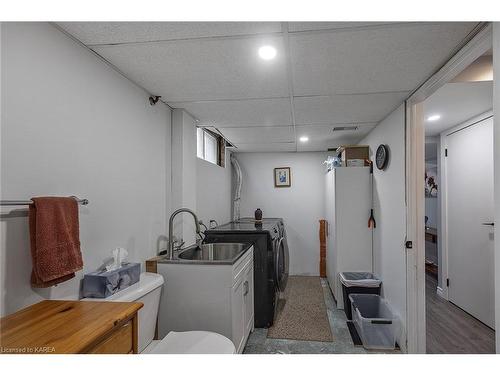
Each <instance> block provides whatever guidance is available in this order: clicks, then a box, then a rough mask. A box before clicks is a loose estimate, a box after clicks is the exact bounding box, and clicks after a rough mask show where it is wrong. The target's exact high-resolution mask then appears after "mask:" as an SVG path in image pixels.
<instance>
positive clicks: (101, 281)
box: [82, 263, 141, 298]
mask: <svg viewBox="0 0 500 375" xmlns="http://www.w3.org/2000/svg"><path fill="white" fill-rule="evenodd" d="M140 274H141V264H140V263H122V266H121V267H120V268H118V269H117V270H113V271H106V270H104V271H95V272H90V273H88V274H86V275H84V276H83V292H82V295H83V297H84V298H106V297H109V296H110V295H112V294H115V293H116V292H119V291H120V290H123V289H125V288H127V287H129V286H130V285H132V284H135V283H136V282H138V281H139V276H140Z"/></svg>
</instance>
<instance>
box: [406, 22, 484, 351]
mask: <svg viewBox="0 0 500 375" xmlns="http://www.w3.org/2000/svg"><path fill="white" fill-rule="evenodd" d="M492 29H493V27H492V24H491V23H480V24H479V25H478V26H477V27H476V28H475V29H474V30H473V32H471V34H470V35H469V38H468V40H466V41H464V45H463V47H462V48H460V50H459V51H458V52H457V53H456V54H455V55H454V56H453V57H452V58H451V59H450V60H449V61H448V62H447V63H446V64H445V65H444V66H443V67H442V68H441V69H439V70H438V71H437V72H436V73H435V74H434V75H433V76H431V77H430V78H429V79H428V80H427V81H426V82H425V83H423V84H422V85H421V86H420V87H419V88H418V89H417V90H416V91H415V92H414V93H413V94H412V95H411V96H410V97H409V98H408V99H407V100H406V102H405V104H406V120H405V122H406V124H405V128H406V177H405V179H406V239H407V241H411V243H412V244H411V246H407V249H406V322H407V323H406V324H407V328H406V331H407V351H408V353H425V352H426V342H425V341H426V322H425V220H424V217H425V196H424V173H425V127H424V119H423V101H424V100H425V99H427V98H428V97H429V96H431V95H432V94H433V93H434V92H436V91H437V90H438V89H439V88H440V87H442V86H444V85H445V84H446V83H448V82H450V81H451V80H452V79H453V78H454V77H455V76H456V75H457V74H458V73H460V72H461V71H463V70H464V69H465V68H466V67H467V66H469V65H470V64H471V63H472V62H473V61H474V60H476V59H477V58H478V57H479V56H481V55H483V54H484V53H485V52H487V51H488V50H490V49H491V48H492V46H493V32H492ZM407 245H409V244H408V243H407Z"/></svg>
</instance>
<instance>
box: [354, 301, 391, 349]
mask: <svg viewBox="0 0 500 375" xmlns="http://www.w3.org/2000/svg"><path fill="white" fill-rule="evenodd" d="M349 299H350V300H351V305H352V314H353V320H354V326H355V327H356V331H358V334H359V336H360V337H361V341H362V342H363V346H364V347H365V348H366V349H384V350H388V349H392V350H394V348H395V346H396V332H397V328H398V327H397V324H398V321H397V319H396V317H395V316H394V314H393V312H392V310H391V308H390V306H389V304H388V303H387V301H386V300H385V299H383V298H381V297H380V296H379V295H376V294H351V295H350V296H349Z"/></svg>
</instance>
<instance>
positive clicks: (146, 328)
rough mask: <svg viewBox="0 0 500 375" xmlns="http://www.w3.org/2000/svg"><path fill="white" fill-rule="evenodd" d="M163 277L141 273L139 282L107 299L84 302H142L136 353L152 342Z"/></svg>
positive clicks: (93, 299) (92, 299) (89, 299)
mask: <svg viewBox="0 0 500 375" xmlns="http://www.w3.org/2000/svg"><path fill="white" fill-rule="evenodd" d="M162 286H163V276H162V275H159V274H157V273H150V272H144V273H141V276H140V278H139V281H138V282H137V283H135V284H133V285H131V286H129V287H128V288H126V289H123V290H121V291H119V292H118V293H115V294H113V295H111V296H109V297H107V298H85V299H84V301H112V302H113V301H114V302H142V303H143V304H144V306H143V307H142V308H141V309H140V310H139V313H138V320H139V330H138V345H137V347H138V348H137V349H138V352H139V353H140V352H142V351H143V350H144V348H146V346H148V345H149V343H151V341H153V338H154V336H155V328H156V320H157V317H158V308H159V304H160V296H161V290H162Z"/></svg>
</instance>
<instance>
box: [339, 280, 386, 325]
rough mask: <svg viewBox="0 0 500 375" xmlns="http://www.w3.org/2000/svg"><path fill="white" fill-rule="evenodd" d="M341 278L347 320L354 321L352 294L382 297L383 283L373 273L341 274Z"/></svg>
mask: <svg viewBox="0 0 500 375" xmlns="http://www.w3.org/2000/svg"><path fill="white" fill-rule="evenodd" d="M339 278H340V282H341V283H342V292H343V293H342V294H343V298H344V312H345V315H346V316H347V320H352V311H351V301H350V300H349V295H350V294H379V295H380V285H381V284H382V281H381V280H379V279H377V278H376V277H375V276H374V275H373V273H371V272H341V273H340V274H339Z"/></svg>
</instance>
